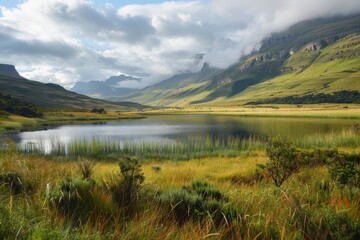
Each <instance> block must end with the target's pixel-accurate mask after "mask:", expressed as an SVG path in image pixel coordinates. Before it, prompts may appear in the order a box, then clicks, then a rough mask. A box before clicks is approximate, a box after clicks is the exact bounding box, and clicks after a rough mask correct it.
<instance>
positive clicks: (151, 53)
mask: <svg viewBox="0 0 360 240" xmlns="http://www.w3.org/2000/svg"><path fill="white" fill-rule="evenodd" d="M359 12H360V1H359V0H316V1H314V0H301V1H299V0H190V1H164V0H153V1H151V0H148V1H146V0H142V1H130V0H125V1H115V0H112V1H110V0H21V1H20V0H0V63H7V64H13V65H15V66H16V68H17V70H18V71H19V72H20V73H21V75H23V76H24V77H26V78H29V79H32V80H37V81H42V82H51V83H57V84H60V85H62V86H64V87H66V88H71V87H72V86H73V85H74V84H75V83H76V82H77V81H91V80H105V79H107V78H109V77H110V76H114V75H119V74H126V75H131V76H134V77H138V78H141V81H125V82H122V83H121V84H122V86H123V87H134V88H142V87H145V86H149V85H152V84H154V83H157V82H159V81H161V80H164V79H166V78H168V77H170V76H172V75H174V74H178V73H181V72H188V71H192V72H193V71H198V70H199V69H201V67H202V65H203V63H204V62H207V63H209V64H210V65H211V66H213V67H219V68H226V67H227V66H229V65H231V64H233V63H235V62H236V61H238V59H239V58H240V57H241V56H243V55H244V54H248V53H250V52H252V51H254V50H257V49H258V48H259V47H260V46H261V41H262V40H263V39H264V38H266V37H268V36H270V35H271V34H272V33H274V32H280V31H283V30H285V29H286V28H288V27H290V26H291V25H293V24H295V23H297V22H299V21H302V20H307V19H311V18H317V17H331V16H335V15H347V14H352V13H359Z"/></svg>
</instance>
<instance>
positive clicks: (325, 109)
mask: <svg viewBox="0 0 360 240" xmlns="http://www.w3.org/2000/svg"><path fill="white" fill-rule="evenodd" d="M225 106H226V107H223V106H221V104H219V106H218V105H217V104H216V103H215V104H214V105H213V106H211V107H209V106H205V105H204V106H189V107H183V108H161V109H155V110H148V111H146V112H144V114H214V115H236V116H254V117H256V116H258V117H302V118H351V119H360V105H359V104H308V105H301V106H297V105H290V104H288V105H287V104H264V105H261V106H256V107H255V106H236V105H233V106H232V105H231V104H230V105H225Z"/></svg>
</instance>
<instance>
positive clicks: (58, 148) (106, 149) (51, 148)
mask: <svg viewBox="0 0 360 240" xmlns="http://www.w3.org/2000/svg"><path fill="white" fill-rule="evenodd" d="M264 146H265V138H260V137H255V136H252V137H249V138H246V139H242V138H238V137H233V136H225V137H211V136H206V137H199V136H193V137H189V138H188V139H186V140H178V141H171V142H168V141H163V142H153V143H152V142H145V141H128V142H121V141H116V140H114V141H111V140H101V139H95V138H94V139H92V140H90V141H89V140H86V139H82V140H73V141H71V142H69V143H68V144H64V143H61V142H60V141H58V140H56V139H52V140H51V141H50V144H48V145H46V144H44V143H43V142H41V141H39V143H38V144H26V145H25V146H23V147H20V148H19V151H20V152H23V153H26V154H42V155H48V156H53V157H64V158H67V159H76V158H79V157H86V158H91V159H96V160H110V161H111V160H116V159H119V158H122V157H126V156H136V157H138V158H140V159H143V160H147V159H167V160H190V159H196V158H205V157H236V156H237V155H239V154H242V153H244V152H252V151H257V150H261V149H263V148H264Z"/></svg>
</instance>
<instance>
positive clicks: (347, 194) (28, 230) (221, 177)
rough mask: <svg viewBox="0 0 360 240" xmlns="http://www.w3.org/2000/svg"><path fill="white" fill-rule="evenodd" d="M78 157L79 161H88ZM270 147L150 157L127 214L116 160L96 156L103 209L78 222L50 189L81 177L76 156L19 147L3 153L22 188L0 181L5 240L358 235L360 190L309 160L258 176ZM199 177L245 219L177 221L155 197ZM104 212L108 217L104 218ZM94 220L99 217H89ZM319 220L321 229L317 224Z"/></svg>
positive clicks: (5, 167) (0, 228)
mask: <svg viewBox="0 0 360 240" xmlns="http://www.w3.org/2000/svg"><path fill="white" fill-rule="evenodd" d="M83 160H84V159H80V160H79V161H83ZM266 161H267V157H266V156H265V152H264V151H252V152H251V153H247V154H243V155H241V156H238V157H232V158H227V157H215V158H214V157H212V158H203V159H197V160H196V159H193V160H191V161H166V160H162V161H159V160H151V161H147V162H144V163H143V164H142V170H143V172H144V176H145V182H144V183H143V187H142V189H143V191H142V194H141V198H140V201H139V203H138V207H137V211H136V213H135V214H134V215H132V217H131V218H128V219H127V220H124V219H123V211H124V210H123V209H121V208H119V207H117V206H116V205H114V203H113V202H112V200H111V195H110V193H109V190H107V189H109V188H108V187H107V186H110V185H111V184H113V183H114V181H115V182H116V181H117V179H119V167H118V164H117V163H104V162H97V163H96V165H95V168H94V170H93V171H94V173H93V177H92V178H93V181H94V182H95V184H96V188H95V189H94V190H93V192H92V194H94V195H93V197H94V198H95V199H97V200H96V201H97V203H98V204H100V205H98V204H97V206H101V209H104V210H103V211H106V212H108V215H103V214H104V213H97V214H98V215H95V218H91V217H90V220H89V221H86V222H84V223H81V224H80V225H79V226H76V227H73V226H71V225H69V224H68V222H67V221H68V220H67V219H66V217H65V216H64V215H62V214H61V213H60V212H58V211H57V210H56V209H54V208H53V207H51V205H49V203H48V200H49V194H51V192H52V191H55V190H56V189H59V187H60V186H61V185H62V183H63V181H64V180H65V179H79V178H81V174H80V172H79V169H78V161H77V160H76V159H74V161H72V162H64V161H61V160H59V161H56V160H55V159H54V158H52V159H48V158H47V157H46V156H32V155H23V154H19V153H17V152H16V150H15V149H14V148H10V149H8V150H7V151H3V152H1V154H0V163H1V165H0V173H5V172H17V173H18V174H19V175H20V176H22V181H23V185H24V186H25V187H24V191H23V193H21V194H17V195H15V194H12V193H11V192H9V189H8V188H7V186H5V185H1V186H0V192H1V197H0V211H1V214H0V238H1V239H15V238H17V239H255V238H257V239H315V238H323V237H325V236H328V237H330V236H331V237H330V238H331V239H340V238H341V239H356V236H359V231H360V225H359V224H360V212H359V209H360V190H359V188H357V187H353V186H341V185H339V184H337V183H336V182H334V181H333V180H331V178H330V176H329V172H328V168H327V166H326V165H317V166H312V167H305V168H303V169H301V171H299V172H298V173H297V174H295V175H293V176H292V177H291V178H290V179H289V180H288V181H286V182H285V184H284V185H283V186H282V187H281V188H277V187H275V186H274V184H273V183H272V182H271V180H270V179H269V178H268V177H265V178H264V179H262V180H259V179H258V178H257V172H256V169H257V167H256V165H257V164H263V163H266ZM194 179H198V180H202V181H206V182H209V183H211V184H212V185H213V186H215V187H216V188H218V189H220V190H221V192H222V193H223V194H224V195H226V196H227V197H228V198H229V203H230V204H232V205H233V206H234V207H235V208H237V209H238V211H239V212H240V216H241V217H240V218H237V219H233V220H231V221H230V219H229V221H227V220H226V221H223V223H222V224H221V225H216V224H215V223H214V222H212V221H211V220H208V219H207V218H205V219H203V220H202V221H197V220H189V221H186V222H184V223H182V224H179V223H178V222H177V221H175V219H173V218H171V217H169V215H170V213H171V211H170V212H168V211H169V209H168V208H164V206H163V205H161V204H159V202H157V201H156V195H157V193H159V192H166V191H170V190H171V189H178V188H180V187H182V186H189V184H191V182H192V181H193V180H194ZM103 216H106V218H104V217H103ZM91 219H94V222H93V221H92V220H91ZM319 226H321V228H319Z"/></svg>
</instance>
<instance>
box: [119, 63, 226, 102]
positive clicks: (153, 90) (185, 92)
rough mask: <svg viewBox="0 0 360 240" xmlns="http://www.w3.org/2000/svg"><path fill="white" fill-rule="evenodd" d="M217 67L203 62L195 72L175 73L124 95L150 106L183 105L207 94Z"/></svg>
mask: <svg viewBox="0 0 360 240" xmlns="http://www.w3.org/2000/svg"><path fill="white" fill-rule="evenodd" d="M219 72H220V70H219V69H214V68H210V67H209V66H208V65H207V64H204V66H203V68H202V69H201V71H199V72H197V73H184V74H179V75H175V76H174V77H171V78H169V79H167V80H165V81H162V82H161V83H158V84H155V85H153V86H150V87H147V88H145V89H143V90H141V91H139V92H136V93H135V94H133V95H131V96H129V97H126V99H128V100H130V101H135V102H139V103H142V104H149V105H152V106H170V105H172V106H177V105H179V106H183V105H188V104H190V103H191V102H192V101H196V100H201V99H203V98H204V97H206V96H207V92H206V88H207V87H208V85H209V84H210V81H209V80H210V79H212V78H213V77H214V76H215V75H216V74H217V73H219Z"/></svg>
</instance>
